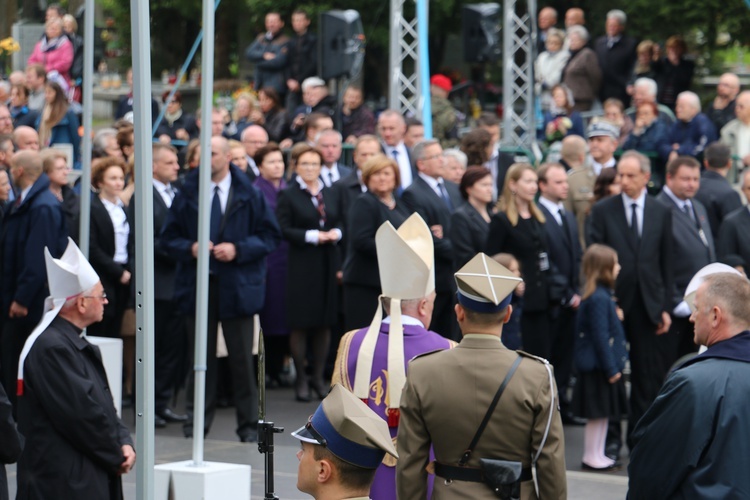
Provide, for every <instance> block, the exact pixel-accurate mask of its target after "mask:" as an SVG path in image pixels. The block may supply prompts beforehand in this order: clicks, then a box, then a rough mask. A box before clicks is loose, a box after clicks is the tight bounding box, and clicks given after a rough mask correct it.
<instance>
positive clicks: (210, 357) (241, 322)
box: [183, 278, 258, 437]
mask: <svg viewBox="0 0 750 500" xmlns="http://www.w3.org/2000/svg"><path fill="white" fill-rule="evenodd" d="M220 301H221V288H220V286H219V282H218V280H216V279H213V278H212V279H210V280H209V286H208V345H207V346H206V420H205V429H204V431H205V432H206V433H208V431H209V430H210V429H211V423H212V422H213V419H214V412H215V410H216V400H217V397H216V393H217V380H218V378H217V370H218V368H217V365H218V359H217V357H216V335H217V327H218V324H219V303H220ZM186 323H187V330H188V339H189V340H188V347H189V350H190V359H191V360H194V359H195V355H194V352H193V350H194V347H195V316H189V317H188V318H187V321H186ZM221 327H222V330H223V332H224V339H225V340H226V343H227V351H228V353H229V364H230V367H231V371H232V384H234V401H235V408H236V410H237V435H238V436H240V437H243V436H246V435H247V434H248V433H249V432H251V431H253V430H256V428H257V426H258V387H257V382H256V377H255V365H254V360H253V318H252V317H241V318H231V319H223V320H221ZM193 375H194V372H193V371H192V370H191V372H190V375H189V376H188V383H187V394H186V395H185V396H186V407H187V413H188V417H189V420H188V422H187V423H186V424H185V425H184V427H183V428H184V430H185V433H186V434H187V433H191V432H193V404H194V403H193V397H194V392H195V390H194V383H195V378H194V376H193Z"/></svg>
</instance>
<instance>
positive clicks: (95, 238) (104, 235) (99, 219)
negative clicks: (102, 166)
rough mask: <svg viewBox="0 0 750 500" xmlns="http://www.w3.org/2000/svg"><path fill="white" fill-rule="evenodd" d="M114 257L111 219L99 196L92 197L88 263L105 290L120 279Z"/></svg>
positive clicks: (118, 268) (120, 269) (120, 266)
mask: <svg viewBox="0 0 750 500" xmlns="http://www.w3.org/2000/svg"><path fill="white" fill-rule="evenodd" d="M131 229H132V228H131ZM131 232H132V231H131ZM114 256H115V228H114V226H113V225H112V219H111V218H110V216H109V212H107V208H106V207H105V206H104V203H102V200H101V199H100V198H99V196H97V195H92V196H91V241H90V243H89V262H91V267H93V268H94V270H95V271H96V272H97V274H98V275H99V278H100V279H101V280H102V285H104V288H105V289H106V288H108V286H109V287H112V286H117V284H118V283H119V282H120V278H121V277H122V265H121V264H119V263H117V262H115V261H114V260H113V259H114Z"/></svg>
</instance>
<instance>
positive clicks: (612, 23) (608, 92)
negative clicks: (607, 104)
mask: <svg viewBox="0 0 750 500" xmlns="http://www.w3.org/2000/svg"><path fill="white" fill-rule="evenodd" d="M627 20H628V18H627V16H626V15H625V13H624V12H623V11H621V10H610V11H609V12H607V21H606V25H605V30H606V32H607V34H606V35H604V36H602V37H600V38H598V39H597V40H596V43H595V44H594V51H595V52H596V55H597V57H598V59H599V66H600V67H601V68H602V86H601V90H600V91H599V96H600V99H601V100H602V102H604V101H605V100H606V99H609V98H611V97H614V98H616V99H619V100H621V101H622V102H623V103H624V104H625V106H626V107H627V106H628V103H629V102H630V96H629V95H628V93H627V92H626V90H625V88H626V87H627V84H628V80H629V79H630V77H631V75H632V74H633V66H634V65H635V60H636V50H635V49H636V47H637V46H638V42H637V41H636V39H635V38H632V37H629V36H627V35H625V34H624V31H625V23H626V22H627Z"/></svg>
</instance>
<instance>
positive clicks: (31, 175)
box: [0, 151, 68, 402]
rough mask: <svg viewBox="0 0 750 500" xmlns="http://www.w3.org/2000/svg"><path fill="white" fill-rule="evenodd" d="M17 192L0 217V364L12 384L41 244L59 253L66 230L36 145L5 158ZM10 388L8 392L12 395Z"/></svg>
mask: <svg viewBox="0 0 750 500" xmlns="http://www.w3.org/2000/svg"><path fill="white" fill-rule="evenodd" d="M10 171H11V177H12V178H13V183H14V184H15V186H16V189H17V193H18V197H17V198H16V201H15V202H14V203H13V205H12V206H11V207H9V212H6V215H5V217H4V220H3V226H4V227H3V236H2V273H0V281H1V282H2V317H3V332H2V347H0V352H2V369H3V372H2V373H3V377H4V378H3V384H4V385H5V387H15V384H16V382H15V380H16V375H17V370H18V357H19V355H20V354H21V349H22V348H23V344H24V342H25V341H26V338H27V337H28V336H29V334H30V333H31V332H32V330H34V327H35V326H36V325H37V324H38V323H39V320H41V319H42V314H43V310H44V299H45V297H46V296H47V295H48V294H47V290H46V283H47V273H46V270H45V267H44V247H47V248H49V251H50V254H52V255H53V256H54V257H59V256H60V255H62V253H63V251H64V250H65V246H66V243H67V237H68V232H67V229H66V223H65V216H64V214H63V211H62V208H61V205H60V202H59V201H58V200H57V198H55V196H54V195H53V194H52V192H51V191H50V190H49V179H48V178H47V176H46V175H45V174H44V173H43V172H42V158H41V157H40V156H39V153H38V152H37V151H19V152H18V153H16V154H15V155H14V156H13V157H12V158H11V161H10ZM15 396H16V393H15V391H11V392H10V394H9V397H10V400H11V402H15V400H16V397H15Z"/></svg>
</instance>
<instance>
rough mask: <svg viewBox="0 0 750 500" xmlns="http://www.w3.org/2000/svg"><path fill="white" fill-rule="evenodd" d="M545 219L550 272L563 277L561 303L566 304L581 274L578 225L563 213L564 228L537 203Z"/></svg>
mask: <svg viewBox="0 0 750 500" xmlns="http://www.w3.org/2000/svg"><path fill="white" fill-rule="evenodd" d="M539 208H540V209H541V211H542V213H543V214H544V217H545V219H546V220H545V222H544V232H545V233H546V234H547V245H548V246H549V254H550V255H549V257H550V263H551V264H552V272H554V273H555V274H558V275H560V276H564V277H565V281H566V283H567V287H566V291H565V296H564V297H563V303H564V304H567V303H568V302H569V301H570V299H571V298H572V297H573V295H575V294H576V293H578V288H579V274H580V272H581V254H582V253H583V252H582V250H581V242H580V239H579V237H578V223H577V222H576V218H575V216H574V215H573V214H572V213H571V212H569V211H567V210H566V211H565V226H560V224H558V223H557V219H555V216H554V215H552V213H550V211H549V210H547V207H545V206H544V205H542V204H541V203H539Z"/></svg>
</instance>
